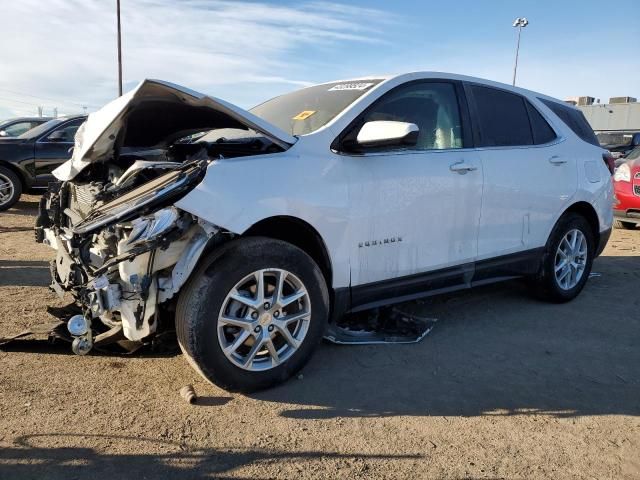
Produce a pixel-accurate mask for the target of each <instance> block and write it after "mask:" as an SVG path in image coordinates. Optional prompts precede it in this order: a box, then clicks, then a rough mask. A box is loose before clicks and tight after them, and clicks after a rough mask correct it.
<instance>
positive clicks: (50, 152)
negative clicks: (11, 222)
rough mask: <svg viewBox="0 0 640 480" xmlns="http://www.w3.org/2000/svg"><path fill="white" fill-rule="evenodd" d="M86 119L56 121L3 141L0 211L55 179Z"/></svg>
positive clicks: (84, 117)
mask: <svg viewBox="0 0 640 480" xmlns="http://www.w3.org/2000/svg"><path fill="white" fill-rule="evenodd" d="M86 118H87V117H86V116H85V115H78V116H73V117H65V118H56V119H53V120H49V121H48V122H46V123H43V124H42V125H38V126H37V127H35V128H32V129H30V130H28V131H27V132H24V133H23V134H22V135H20V136H18V137H15V138H14V137H1V138H0V211H2V210H6V209H8V208H10V207H11V206H12V205H13V204H14V203H16V202H17V201H18V199H19V198H20V195H21V194H22V192H23V191H25V190H27V189H31V188H38V187H46V186H47V184H48V182H49V181H51V180H53V178H54V177H53V175H52V174H51V172H52V171H53V170H54V169H55V168H56V167H57V166H58V165H60V164H62V163H63V162H65V161H66V160H68V159H69V158H70V157H71V153H70V150H71V148H72V147H73V137H74V135H75V133H76V130H78V128H79V127H80V125H82V123H83V122H84V121H85V120H86Z"/></svg>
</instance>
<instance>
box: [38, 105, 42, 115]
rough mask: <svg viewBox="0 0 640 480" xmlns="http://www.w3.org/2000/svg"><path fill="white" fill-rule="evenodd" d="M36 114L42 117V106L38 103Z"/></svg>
mask: <svg viewBox="0 0 640 480" xmlns="http://www.w3.org/2000/svg"><path fill="white" fill-rule="evenodd" d="M38 116H39V117H42V106H41V105H38Z"/></svg>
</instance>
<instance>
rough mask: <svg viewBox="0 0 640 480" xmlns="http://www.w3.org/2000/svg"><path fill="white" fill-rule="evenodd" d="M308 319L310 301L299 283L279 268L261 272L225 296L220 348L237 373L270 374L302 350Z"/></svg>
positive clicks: (221, 320)
mask: <svg viewBox="0 0 640 480" xmlns="http://www.w3.org/2000/svg"><path fill="white" fill-rule="evenodd" d="M310 319H311V300H310V297H309V293H308V292H307V289H306V288H305V286H304V284H303V283H302V281H300V279H299V278H298V277H296V276H295V275H294V274H293V273H291V272H288V271H286V270H282V269H279V268H267V269H263V270H258V271H256V272H253V273H251V274H249V275H247V276H246V277H244V278H243V279H242V280H240V281H239V282H238V283H236V285H235V286H234V287H233V288H232V289H231V291H230V292H229V293H228V294H227V296H226V298H225V300H224V302H223V303H222V308H221V310H220V313H219V314H218V328H217V331H218V342H219V344H220V347H221V348H222V351H223V353H224V354H225V356H226V357H227V359H229V360H230V361H231V362H232V363H233V364H234V365H236V366H237V367H240V368H242V369H244V370H249V371H263V370H269V369H271V368H275V367H277V366H278V365H281V364H282V363H283V362H285V361H286V360H287V359H288V358H289V357H291V356H292V355H293V354H294V353H295V352H296V351H297V350H298V349H299V348H300V346H301V345H302V342H303V341H304V338H305V336H306V334H307V331H308V330H309V322H310Z"/></svg>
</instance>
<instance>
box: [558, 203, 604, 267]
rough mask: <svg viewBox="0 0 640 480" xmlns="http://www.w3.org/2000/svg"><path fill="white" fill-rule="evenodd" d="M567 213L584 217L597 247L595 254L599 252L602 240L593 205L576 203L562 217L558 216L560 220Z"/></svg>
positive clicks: (598, 220) (598, 221)
mask: <svg viewBox="0 0 640 480" xmlns="http://www.w3.org/2000/svg"><path fill="white" fill-rule="evenodd" d="M567 213H577V214H578V215H580V216H582V217H584V219H585V220H586V221H587V223H589V226H590V227H591V232H592V233H593V239H594V241H595V242H596V245H597V246H596V252H601V251H602V248H604V246H603V245H602V239H601V235H600V219H599V218H598V212H596V209H595V208H593V205H591V204H590V203H588V202H584V201H580V202H576V203H574V204H572V205H571V206H570V207H569V208H567V209H566V210H565V211H564V212H563V213H562V215H560V218H562V217H563V216H565V215H566V214H567ZM607 238H608V237H607ZM601 247H602V248H601ZM596 256H597V255H596Z"/></svg>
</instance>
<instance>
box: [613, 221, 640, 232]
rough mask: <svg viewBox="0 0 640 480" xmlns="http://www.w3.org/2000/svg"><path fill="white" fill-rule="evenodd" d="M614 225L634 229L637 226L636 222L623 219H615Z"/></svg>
mask: <svg viewBox="0 0 640 480" xmlns="http://www.w3.org/2000/svg"><path fill="white" fill-rule="evenodd" d="M613 226H614V227H615V228H624V229H625V230H634V229H635V228H636V224H635V223H633V222H623V221H622V220H615V221H614V222H613Z"/></svg>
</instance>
